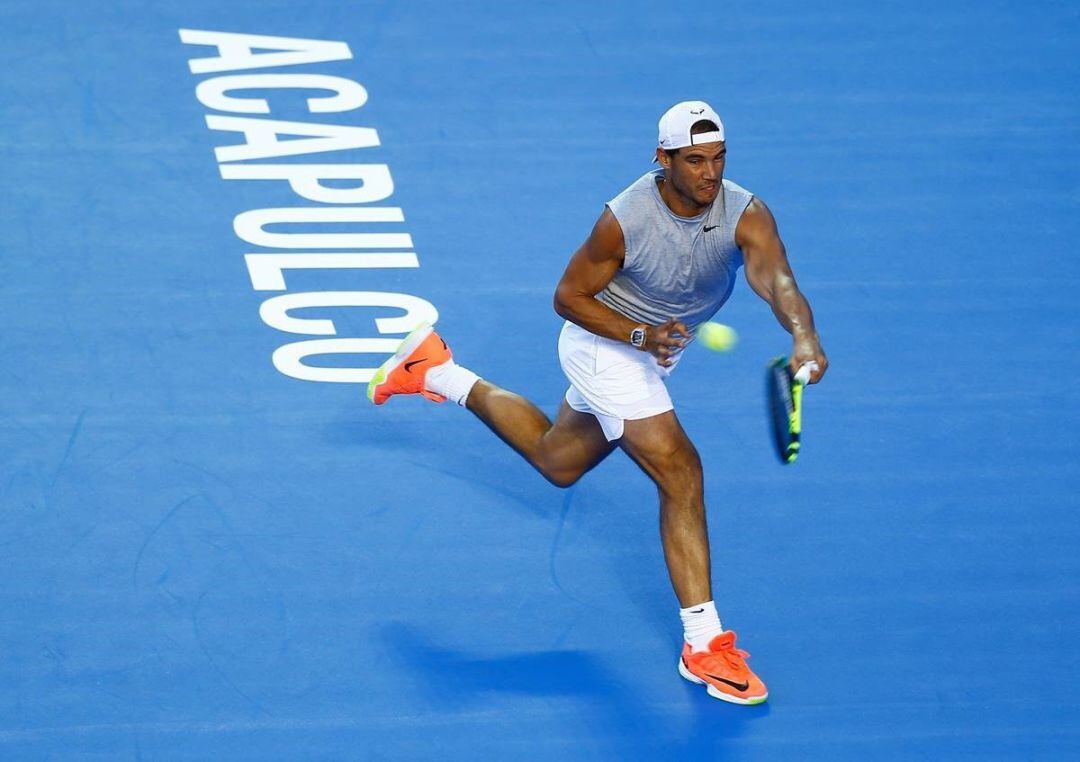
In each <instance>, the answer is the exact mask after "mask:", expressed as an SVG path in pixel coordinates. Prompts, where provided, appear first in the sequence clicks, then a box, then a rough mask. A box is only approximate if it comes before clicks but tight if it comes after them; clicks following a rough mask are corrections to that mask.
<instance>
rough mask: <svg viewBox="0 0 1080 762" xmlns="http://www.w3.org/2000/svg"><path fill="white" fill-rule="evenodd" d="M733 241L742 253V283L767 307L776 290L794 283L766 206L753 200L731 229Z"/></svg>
mask: <svg viewBox="0 0 1080 762" xmlns="http://www.w3.org/2000/svg"><path fill="white" fill-rule="evenodd" d="M735 242H736V244H737V245H738V246H739V248H740V249H741V250H742V253H743V263H744V267H745V269H746V281H747V282H748V283H749V284H750V287H751V288H752V289H754V292H755V293H756V294H757V295H758V296H760V297H761V298H762V299H764V300H765V301H767V302H769V303H770V304H771V303H772V301H773V296H774V295H775V293H776V289H777V288H778V287H780V286H782V285H784V284H786V283H791V284H794V282H795V276H794V275H793V274H792V272H791V265H790V264H789V263H788V258H787V251H786V250H785V249H784V242H783V241H781V240H780V232H779V231H778V230H777V228H776V220H775V219H774V218H773V215H772V212H770V211H769V207H767V206H765V202H763V201H762V200H761V199H759V198H757V197H754V199H753V200H752V201H751V202H750V206H748V207H747V208H746V211H745V212H743V215H742V217H741V218H740V219H739V224H738V226H737V227H736V228H735Z"/></svg>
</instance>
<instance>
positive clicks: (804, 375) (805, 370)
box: [795, 360, 818, 386]
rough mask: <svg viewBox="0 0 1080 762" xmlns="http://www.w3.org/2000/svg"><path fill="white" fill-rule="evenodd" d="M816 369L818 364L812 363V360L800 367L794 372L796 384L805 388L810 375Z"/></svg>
mask: <svg viewBox="0 0 1080 762" xmlns="http://www.w3.org/2000/svg"><path fill="white" fill-rule="evenodd" d="M817 369H818V364H817V363H816V362H814V361H813V360H811V361H810V362H808V363H806V365H804V366H802V367H801V368H799V370H798V371H796V372H795V380H796V381H797V382H798V383H800V384H802V385H803V386H805V385H806V382H807V381H809V380H810V374H811V373H813V372H814V371H815V370H817Z"/></svg>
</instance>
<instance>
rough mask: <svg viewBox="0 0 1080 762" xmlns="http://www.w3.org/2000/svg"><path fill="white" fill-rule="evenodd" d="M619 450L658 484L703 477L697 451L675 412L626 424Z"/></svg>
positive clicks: (669, 411)
mask: <svg viewBox="0 0 1080 762" xmlns="http://www.w3.org/2000/svg"><path fill="white" fill-rule="evenodd" d="M619 446H620V447H622V449H623V451H624V452H626V454H627V455H629V456H630V458H631V459H633V461H634V462H635V463H637V464H638V465H639V466H640V467H641V468H642V470H643V471H645V473H646V474H648V475H649V476H650V477H652V479H653V481H656V482H657V483H660V482H662V481H665V480H668V479H671V478H688V477H689V478H692V477H693V476H695V472H697V473H700V469H701V461H700V459H699V458H698V453H697V449H696V448H695V447H694V443H693V442H691V441H690V437H688V436H687V434H686V431H685V430H684V429H683V427H682V424H681V423H679V419H678V417H677V416H676V415H675V411H674V410H668V411H667V412H666V413H660V414H659V415H653V416H649V417H648V418H639V419H637V420H632V421H626V422H625V428H624V431H623V436H622V439H620V440H619Z"/></svg>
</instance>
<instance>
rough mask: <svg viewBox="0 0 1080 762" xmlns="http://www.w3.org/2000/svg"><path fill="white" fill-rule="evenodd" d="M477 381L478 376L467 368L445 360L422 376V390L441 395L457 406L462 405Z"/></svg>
mask: <svg viewBox="0 0 1080 762" xmlns="http://www.w3.org/2000/svg"><path fill="white" fill-rule="evenodd" d="M479 380H480V376H478V375H476V374H475V373H473V372H472V371H471V370H469V369H468V368H463V367H461V366H460V365H458V364H457V363H455V362H454V361H453V360H447V361H446V362H444V363H443V364H442V365H436V366H435V367H434V368H432V369H431V370H429V371H428V372H427V375H426V376H424V388H425V389H427V390H428V391H429V392H435V393H436V394H441V395H442V396H444V397H446V399H448V400H450V401H451V402H456V403H457V404H458V405H464V404H465V400H466V399H467V398H468V396H469V392H470V391H472V388H473V384H475V383H476V382H477V381H479Z"/></svg>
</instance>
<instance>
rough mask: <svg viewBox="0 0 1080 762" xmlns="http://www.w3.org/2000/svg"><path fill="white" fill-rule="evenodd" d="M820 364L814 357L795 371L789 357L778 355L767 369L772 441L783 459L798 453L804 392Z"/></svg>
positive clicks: (767, 393) (767, 392) (794, 457)
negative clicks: (792, 369)
mask: <svg viewBox="0 0 1080 762" xmlns="http://www.w3.org/2000/svg"><path fill="white" fill-rule="evenodd" d="M818 369H819V368H818V364H817V363H816V362H814V361H813V360H811V361H810V362H808V363H806V364H805V365H803V366H801V367H800V368H799V370H798V371H797V372H795V373H792V372H791V365H790V364H789V363H788V359H787V358H786V357H777V358H776V359H775V360H773V361H772V362H771V363H769V367H768V368H767V369H766V372H765V394H766V397H767V399H768V404H769V415H770V418H771V419H772V432H773V443H774V444H775V445H776V454H777V456H778V457H779V458H780V462H781V463H785V464H787V463H794V462H795V459H796V458H797V457H799V447H800V439H801V437H802V392H803V388H804V387H805V386H806V384H807V383H808V382H809V381H810V376H811V374H812V373H814V372H815V371H817V370H818Z"/></svg>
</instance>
